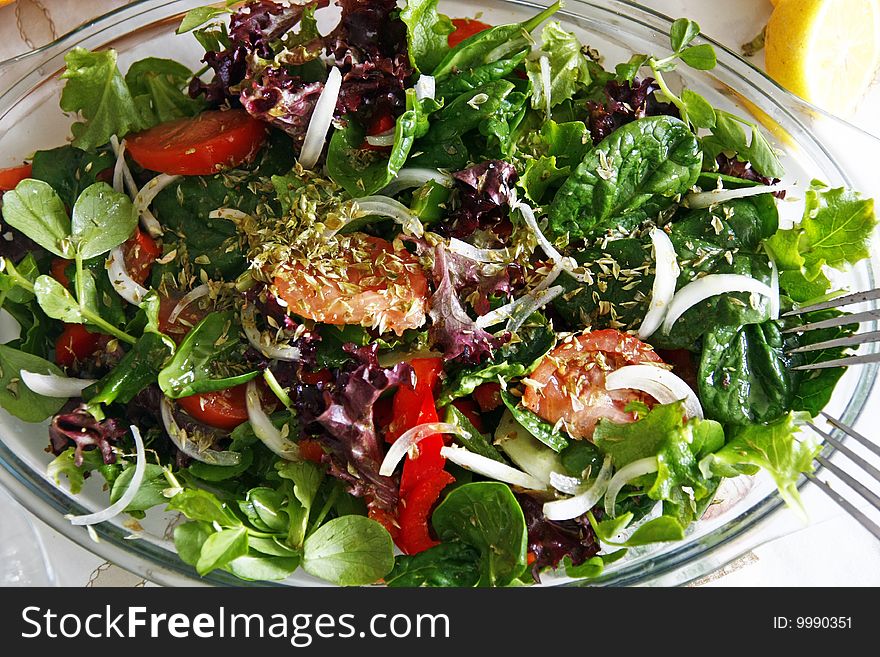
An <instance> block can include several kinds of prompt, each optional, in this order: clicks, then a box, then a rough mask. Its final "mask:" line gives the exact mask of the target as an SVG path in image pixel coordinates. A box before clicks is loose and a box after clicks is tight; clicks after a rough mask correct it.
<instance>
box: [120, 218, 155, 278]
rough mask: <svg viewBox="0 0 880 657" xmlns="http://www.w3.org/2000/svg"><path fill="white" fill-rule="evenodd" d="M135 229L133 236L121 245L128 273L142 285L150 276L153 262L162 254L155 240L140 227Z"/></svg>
mask: <svg viewBox="0 0 880 657" xmlns="http://www.w3.org/2000/svg"><path fill="white" fill-rule="evenodd" d="M135 230H136V232H135V234H134V237H132V238H131V239H130V240H128V241H127V242H125V243H124V244H123V245H122V253H123V254H124V256H125V268H126V270H128V275H129V276H131V277H132V279H134V280H135V281H137V282H138V283H140V284H141V285H143V284H144V281H145V280H147V278H149V276H150V270H151V269H152V268H153V263H154V262H155V261H156V259H157V258H158V257H159V256H161V255H162V249H161V247H160V246H159V244H158V243H157V242H156V240H154V239H153V238H152V237H150V236H149V235H148V234H147V233H145V232H144V231H142V230H141V229H140V228H137V229H135Z"/></svg>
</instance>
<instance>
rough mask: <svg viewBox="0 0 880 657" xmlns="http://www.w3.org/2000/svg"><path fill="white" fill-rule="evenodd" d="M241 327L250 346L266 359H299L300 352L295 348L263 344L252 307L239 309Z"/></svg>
mask: <svg viewBox="0 0 880 657" xmlns="http://www.w3.org/2000/svg"><path fill="white" fill-rule="evenodd" d="M241 327H242V329H244V335H245V337H246V338H247V341H248V342H249V343H250V345H251V346H252V347H253V348H254V349H256V350H257V351H259V352H260V353H262V354H263V355H264V356H265V357H266V358H273V359H274V360H285V361H297V360H299V359H300V357H301V355H302V354H301V353H300V350H299V349H297V348H296V347H290V346H284V345H278V344H268V345H267V344H263V341H262V334H261V333H260V332H259V331H258V330H257V322H256V319H255V318H254V307H253V306H245V307H243V308H242V309H241Z"/></svg>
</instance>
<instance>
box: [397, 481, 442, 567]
mask: <svg viewBox="0 0 880 657" xmlns="http://www.w3.org/2000/svg"><path fill="white" fill-rule="evenodd" d="M454 481H455V477H453V476H452V475H451V474H449V473H448V472H446V471H445V470H437V471H435V472H434V473H433V474H432V475H430V476H426V477H424V478H423V479H422V480H421V481H419V483H418V484H417V485H416V486H415V488H413V489H412V490H411V491H410V492H409V494H408V495H407V496H406V497H404V498H403V500H402V502H401V505H400V509H399V511H398V524H399V525H400V531H399V533H398V536H397V539H396V541H395V542H396V543H397V547H399V548H400V549H401V550H403V552H404V553H405V554H416V553H418V552H422V551H424V550H427V549H428V548H431V547H434V546H435V545H437V544H438V543H437V541H435V540H434V539H433V538H431V534H430V533H429V532H428V516H429V515H430V513H431V509H432V508H434V504H435V503H436V502H437V499H438V498H439V497H440V493H441V492H442V491H443V489H444V488H446V487H447V486H448V485H449V484H451V483H452V482H454Z"/></svg>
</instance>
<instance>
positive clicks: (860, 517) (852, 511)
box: [806, 473, 880, 541]
mask: <svg viewBox="0 0 880 657" xmlns="http://www.w3.org/2000/svg"><path fill="white" fill-rule="evenodd" d="M806 477H807V479H809V480H810V481H812V482H813V483H814V484H816V486H818V487H819V489H820V490H821V491H823V492H824V493H825V494H826V495H828V497H830V498H831V499H832V500H834V501H835V502H836V503H837V504H838V505H839V506H840V507H841V508H842V509H843V510H844V511H846V512H847V513H848V514H849V515H850V516H852V518H853V519H855V521H856V522H858V523H859V524H860V525H861V526H862V527H864V528H865V529H867V530H868V531H869V532H871V533H872V534H873V535H874V537H875V538H876V539H877V540H878V541H880V527H878V526H877V525H876V524H875V523H874V522H872V521H871V519H870V518H868V516H866V515H865V514H864V513H862V512H861V511H859V510H858V509H857V508H856V507H855V505H853V504H852V503H851V502H850V501H849V500H847V499H846V498H845V497H843V496H842V495H841V494H840V493H838V492H837V491H835V490H834V489H833V488H831V486H829V485H828V484H826V483H825V482H824V481H822V480H821V479H819V478H818V477H817V476H816V475H814V474H813V473H808V474H807V475H806Z"/></svg>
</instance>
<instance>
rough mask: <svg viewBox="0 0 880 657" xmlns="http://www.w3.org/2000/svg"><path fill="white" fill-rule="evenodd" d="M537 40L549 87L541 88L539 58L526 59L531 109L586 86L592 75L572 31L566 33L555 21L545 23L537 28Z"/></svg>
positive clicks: (561, 98) (542, 80)
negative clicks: (544, 63) (538, 38)
mask: <svg viewBox="0 0 880 657" xmlns="http://www.w3.org/2000/svg"><path fill="white" fill-rule="evenodd" d="M541 39H542V40H543V45H542V46H541V58H544V57H546V58H547V62H548V64H549V67H550V88H549V89H545V88H544V79H543V74H542V73H541V61H540V58H532V59H530V60H529V61H528V62H527V63H526V72H527V73H528V76H529V80H531V82H532V109H535V110H542V111H543V110H544V109H545V108H547V107H555V106H556V105H558V104H559V103H561V102H562V101H564V100H568V99H569V98H572V97H573V96H575V94H577V93H578V92H579V91H581V90H582V89H584V88H587V87H589V86H590V83H591V82H592V77H591V75H590V67H589V61H590V60H589V58H588V57H587V55H586V54H585V53H584V50H583V46H582V45H581V42H580V41H579V40H578V38H577V37H576V36H575V35H574V34H572V33H571V32H566V31H565V30H564V29H562V26H561V25H560V24H559V23H548V24H547V25H545V26H544V29H543V30H542V31H541ZM548 92H549V94H550V97H549V98H547V97H546V94H547V93H548Z"/></svg>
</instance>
